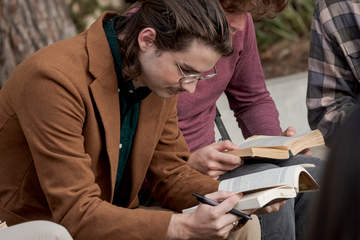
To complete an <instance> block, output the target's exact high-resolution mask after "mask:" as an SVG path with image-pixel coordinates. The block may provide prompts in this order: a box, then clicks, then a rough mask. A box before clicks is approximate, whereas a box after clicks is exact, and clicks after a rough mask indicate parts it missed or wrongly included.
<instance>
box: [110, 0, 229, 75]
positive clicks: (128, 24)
mask: <svg viewBox="0 0 360 240" xmlns="http://www.w3.org/2000/svg"><path fill="white" fill-rule="evenodd" d="M146 27H151V28H154V29H155V31H156V39H155V41H154V44H155V46H156V48H157V49H158V50H159V53H161V51H172V52H177V51H182V50H185V49H186V48H187V47H189V45H190V44H191V42H192V40H195V39H196V40H198V41H201V42H202V43H204V44H206V45H208V46H209V47H211V48H213V49H214V50H215V51H216V52H218V53H219V54H221V55H223V56H227V55H230V54H231V53H232V51H233V49H232V44H231V34H230V30H229V26H228V23H227V21H226V17H225V15H224V12H223V11H222V8H221V5H220V4H219V2H218V1H217V0H144V1H139V5H138V9H137V10H136V11H133V12H132V13H131V14H127V15H126V17H124V18H122V19H121V20H119V21H118V22H117V24H116V30H117V32H118V33H119V34H121V39H120V40H119V41H120V49H121V50H120V51H121V52H122V54H123V58H124V63H125V66H124V75H125V77H129V78H135V77H137V76H139V75H140V74H141V67H140V63H139V61H138V52H139V45H138V41H137V39H138V35H139V33H140V32H141V30H142V29H144V28H146Z"/></svg>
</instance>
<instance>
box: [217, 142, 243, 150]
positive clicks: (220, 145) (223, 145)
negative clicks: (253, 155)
mask: <svg viewBox="0 0 360 240" xmlns="http://www.w3.org/2000/svg"><path fill="white" fill-rule="evenodd" d="M213 146H214V148H215V149H216V150H218V151H224V150H235V149H239V146H237V145H235V144H233V143H232V142H231V141H229V140H225V141H221V142H217V143H214V145H213Z"/></svg>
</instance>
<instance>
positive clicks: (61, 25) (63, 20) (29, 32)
mask: <svg viewBox="0 0 360 240" xmlns="http://www.w3.org/2000/svg"><path fill="white" fill-rule="evenodd" d="M75 34H76V29H75V26H74V24H73V22H72V20H71V18H70V15H69V13H68V9H67V5H66V1H65V0H0V88H1V86H2V85H3V84H4V83H5V81H6V80H7V79H8V77H9V75H10V74H11V73H12V71H13V70H14V68H15V66H16V65H17V64H19V63H20V62H21V61H22V60H24V59H25V58H26V57H28V56H30V55H31V54H32V53H34V52H35V51H36V50H38V49H40V48H42V47H44V46H46V45H49V44H51V43H53V42H55V41H58V40H61V39H65V38H69V37H72V36H74V35H75Z"/></svg>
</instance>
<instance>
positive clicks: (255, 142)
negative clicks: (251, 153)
mask: <svg viewBox="0 0 360 240" xmlns="http://www.w3.org/2000/svg"><path fill="white" fill-rule="evenodd" d="M307 134H308V133H305V134H301V135H297V136H294V137H285V136H253V137H250V138H248V139H247V140H245V142H243V143H242V144H240V145H239V147H240V148H248V147H283V146H287V147H288V146H290V144H291V142H292V141H293V140H294V139H297V138H301V137H303V136H304V135H307Z"/></svg>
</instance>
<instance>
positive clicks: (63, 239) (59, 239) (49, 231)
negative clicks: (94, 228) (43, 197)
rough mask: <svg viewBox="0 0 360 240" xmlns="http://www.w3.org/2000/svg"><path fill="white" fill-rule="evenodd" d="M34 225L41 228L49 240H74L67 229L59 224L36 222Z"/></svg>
mask: <svg viewBox="0 0 360 240" xmlns="http://www.w3.org/2000/svg"><path fill="white" fill-rule="evenodd" d="M33 224H36V225H38V226H39V227H40V229H41V230H42V232H43V234H44V235H46V236H47V239H51V240H72V237H71V235H70V234H69V232H68V231H67V230H66V228H65V227H63V226H61V225H59V224H57V223H53V222H49V221H35V222H34V223H33Z"/></svg>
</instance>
